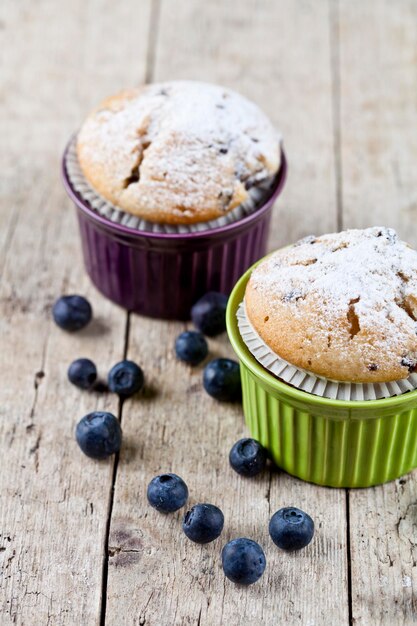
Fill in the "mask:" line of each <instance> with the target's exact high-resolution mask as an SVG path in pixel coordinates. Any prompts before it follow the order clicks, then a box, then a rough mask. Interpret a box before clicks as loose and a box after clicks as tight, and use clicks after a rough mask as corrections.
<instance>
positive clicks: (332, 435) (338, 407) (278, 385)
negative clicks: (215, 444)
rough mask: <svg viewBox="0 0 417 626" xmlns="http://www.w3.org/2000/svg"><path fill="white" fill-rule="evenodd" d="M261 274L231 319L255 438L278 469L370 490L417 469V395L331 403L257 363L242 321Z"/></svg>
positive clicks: (234, 302) (236, 294)
mask: <svg viewBox="0 0 417 626" xmlns="http://www.w3.org/2000/svg"><path fill="white" fill-rule="evenodd" d="M254 267H255V265H254V266H253V267H252V268H250V269H249V270H248V271H247V272H246V274H244V275H243V276H242V278H241V279H240V280H239V281H238V283H237V284H236V285H235V287H234V289H233V291H232V293H231V295H230V298H229V304H228V307H227V313H226V319H227V332H228V335H229V339H230V341H231V343H232V346H233V348H234V350H235V352H236V354H237V356H238V358H239V361H240V371H241V377H242V393H243V412H244V415H245V419H246V423H247V425H248V427H249V430H250V432H251V434H252V437H255V438H256V439H258V440H259V441H260V442H261V443H262V444H263V445H264V446H266V448H268V450H269V451H270V453H271V456H272V458H273V460H274V462H275V463H276V464H277V465H278V467H281V468H282V469H284V470H285V471H286V472H288V473H290V474H293V475H294V476H298V477H299V478H302V479H303V480H307V481H309V482H313V483H316V484H318V485H328V486H332V487H369V486H371V485H376V484H378V483H384V482H387V481H389V480H393V479H394V478H398V477H399V476H401V475H402V474H406V473H407V472H409V471H410V470H411V469H413V468H414V467H417V391H412V392H408V393H405V394H403V395H401V396H396V397H393V398H386V399H383V400H366V401H361V402H356V401H341V400H329V399H327V398H320V397H319V396H315V395H312V394H309V393H306V392H304V391H300V390H299V389H295V388H294V387H291V386H290V385H287V384H286V383H283V382H281V381H279V380H278V379H277V378H276V377H275V376H273V375H272V374H270V373H269V372H268V371H267V370H266V369H265V368H263V367H262V366H261V365H260V364H259V363H258V362H257V361H256V359H255V357H253V356H252V354H251V353H250V352H249V350H248V349H247V347H246V346H245V344H244V342H243V341H242V338H241V336H240V333H239V329H238V326H237V319H236V312H237V309H238V306H239V304H240V302H242V300H243V296H244V293H245V287H246V283H247V282H248V280H249V277H250V274H251V272H252V270H253V269H254Z"/></svg>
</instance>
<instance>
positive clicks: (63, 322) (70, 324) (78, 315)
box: [52, 296, 93, 331]
mask: <svg viewBox="0 0 417 626" xmlns="http://www.w3.org/2000/svg"><path fill="white" fill-rule="evenodd" d="M52 315H53V316H54V320H55V323H56V324H57V325H58V326H59V327H60V328H63V329H64V330H70V331H74V330H80V329H81V328H84V326H87V324H88V322H89V321H90V320H91V317H92V315H93V311H92V309H91V304H90V303H89V302H88V300H86V299H85V298H83V297H82V296H61V298H58V300H57V301H56V302H55V304H54V306H53V309H52Z"/></svg>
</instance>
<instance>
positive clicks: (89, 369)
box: [68, 359, 97, 389]
mask: <svg viewBox="0 0 417 626" xmlns="http://www.w3.org/2000/svg"><path fill="white" fill-rule="evenodd" d="M68 378H69V380H70V382H72V384H73V385H75V386H76V387H80V389H90V388H91V387H92V385H93V384H94V383H95V381H96V378H97V368H96V366H95V365H94V363H93V361H90V359H77V360H76V361H73V362H72V363H71V365H70V366H69V368H68Z"/></svg>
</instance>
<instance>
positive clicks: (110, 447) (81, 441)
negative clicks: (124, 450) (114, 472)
mask: <svg viewBox="0 0 417 626" xmlns="http://www.w3.org/2000/svg"><path fill="white" fill-rule="evenodd" d="M75 437H76V439H77V443H78V445H79V446H80V448H81V450H82V451H83V452H84V454H86V455H87V456H90V457H91V458H93V459H105V458H106V457H108V456H110V455H111V454H115V452H119V450H120V446H121V443H122V429H121V428H120V424H119V421H118V419H117V418H116V417H115V416H114V415H113V414H112V413H105V412H100V411H95V412H94V413H89V414H88V415H85V416H84V417H83V418H82V419H81V420H80V421H79V422H78V424H77V428H76V430H75Z"/></svg>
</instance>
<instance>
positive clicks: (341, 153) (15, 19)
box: [0, 0, 417, 626]
mask: <svg viewBox="0 0 417 626" xmlns="http://www.w3.org/2000/svg"><path fill="white" fill-rule="evenodd" d="M0 37H1V48H2V61H3V63H2V70H1V79H2V109H1V118H0V119H1V135H0V136H1V140H0V141H1V151H0V152H1V163H0V172H1V179H2V182H1V192H2V204H1V213H0V215H1V229H0V274H1V283H0V305H1V319H0V324H1V347H0V365H1V375H0V418H1V419H0V437H1V462H2V465H1V471H0V498H1V500H0V533H1V535H0V565H1V578H0V585H1V592H0V594H1V595H0V624H1V625H2V626H3V625H4V626H8V625H9V624H24V625H25V626H37V625H41V626H43V625H44V624H50V625H53V626H55V625H61V624H74V625H81V626H89V625H90V624H97V625H99V624H100V625H103V624H106V625H109V626H110V625H112V626H113V625H114V626H119V625H124V624H128V625H130V624H135V625H139V624H140V625H142V626H143V625H145V624H146V625H148V626H172V625H177V624H181V625H182V624H196V625H200V626H203V625H204V626H216V625H217V624H224V625H225V626H235V625H236V626H237V625H240V624H242V625H245V626H246V625H249V626H251V625H255V624H256V625H259V624H262V625H263V624H265V625H267V626H269V625H272V624H286V625H292V624H303V625H304V626H321V625H332V626H334V625H335V624H337V625H342V626H343V625H346V624H353V623H354V624H360V625H361V626H364V625H374V624H375V625H380V624H386V625H388V626H392V625H396V624H401V625H402V624H415V623H417V601H416V586H417V567H416V561H417V474H416V473H414V474H410V475H408V476H406V477H404V478H402V479H400V480H397V481H395V482H392V483H390V484H388V485H385V486H382V487H378V488H375V489H368V490H358V491H349V490H334V489H325V488H318V487H314V486H312V485H309V484H304V483H302V482H300V481H298V480H296V479H294V478H291V477H290V476H287V475H285V474H282V473H279V472H273V473H271V474H270V475H266V476H264V477H262V478H258V479H256V480H253V481H245V480H243V479H240V478H239V477H238V476H237V475H236V474H234V473H233V472H232V471H231V470H230V469H229V468H228V462H227V453H228V450H229V448H230V446H231V445H232V443H233V442H234V441H235V440H236V439H237V438H238V437H239V436H241V435H243V434H244V433H245V432H246V430H245V427H244V424H243V421H242V414H241V410H240V409H239V408H236V407H228V406H224V405H220V404H217V403H216V402H214V401H212V400H211V399H210V398H209V397H208V396H207V395H205V394H204V392H203V391H202V388H201V368H196V369H193V370H189V369H187V368H186V367H184V366H182V365H181V364H178V363H177V362H176V361H175V359H174V357H173V349H172V346H173V340H174V338H175V336H176V335H177V334H178V333H179V332H180V331H182V330H183V329H184V325H183V324H180V323H165V322H158V321H152V320H148V319H143V318H140V317H137V316H133V315H128V314H126V313H125V312H124V311H122V310H120V309H119V308H117V307H116V306H114V305H112V304H111V303H109V302H107V301H106V300H105V299H104V298H103V297H102V296H101V295H100V294H98V293H97V292H96V291H95V290H94V288H93V287H92V286H91V284H90V282H89V280H88V278H87V277H86V275H85V273H84V270H83V265H82V260H81V253H80V247H79V240H78V233H77V224H76V219H75V212H74V210H73V208H72V206H71V203H70V202H69V201H68V199H67V198H66V197H65V194H64V191H63V188H62V184H61V181H60V173H59V167H60V157H61V153H62V150H63V148H64V144H65V142H66V140H67V139H68V137H69V135H70V134H71V133H72V132H73V131H74V130H75V129H76V128H77V127H78V126H79V124H80V122H81V121H82V119H83V117H84V116H85V115H86V113H87V112H88V111H89V109H90V108H91V107H92V106H93V105H95V104H96V103H97V102H98V101H99V100H100V99H101V98H102V97H104V96H106V95H108V94H111V93H112V92H115V91H117V90H119V89H120V88H122V87H125V86H131V85H136V84H138V83H141V82H143V81H160V80H165V79H172V78H194V79H202V80H209V81H214V82H219V83H223V84H225V85H228V86H230V87H233V88H236V89H238V90H239V91H241V92H242V93H244V94H246V95H247V96H249V97H250V98H253V99H254V100H255V101H256V102H258V103H259V104H260V105H261V106H262V107H263V108H264V109H265V110H266V112H267V113H268V114H269V115H270V116H271V118H272V119H273V120H274V122H275V123H276V125H277V126H278V127H279V128H280V129H281V130H282V132H283V135H284V138H285V147H286V151H287V154H288V160H289V178H288V183H287V186H286V188H285V190H284V194H283V195H282V197H281V199H280V200H279V202H278V203H277V205H276V208H275V214H274V222H273V233H272V236H271V241H270V245H271V247H277V246H279V245H281V244H283V243H286V242H292V241H294V240H295V239H297V238H299V237H302V236H304V235H307V234H309V233H316V234H319V233H322V232H326V231H333V230H336V229H340V228H342V227H363V226H370V225H376V224H378V225H379V224H381V225H382V224H383V225H388V226H393V227H396V228H397V229H398V230H399V232H400V234H401V235H402V236H403V237H405V238H407V239H408V240H409V241H410V242H411V243H412V244H414V245H417V221H416V216H417V2H415V0H396V2H393V1H390V0H366V1H365V2H364V1H363V0H339V1H338V0H315V1H314V0H263V1H262V0H233V1H225V0H206V1H205V2H203V1H201V2H199V1H197V0H136V1H134V0H124V1H120V2H115V1H112V0H70V1H68V0H67V1H66V2H59V0H38V2H33V0H32V1H29V0H3V2H2V7H1V17H0ZM69 292H79V293H83V294H86V295H87V296H88V297H89V298H90V300H91V302H92V304H93V306H94V310H95V314H96V315H95V320H94V322H93V323H92V324H91V326H90V327H89V328H88V329H86V330H84V331H82V332H80V333H79V334H77V335H74V336H72V335H71V336H68V335H66V334H65V333H64V332H62V331H60V330H59V329H58V328H57V327H55V326H54V324H53V322H52V321H51V314H50V306H51V303H52V302H53V300H54V299H55V298H56V297H57V296H59V295H60V294H62V293H69ZM210 346H211V349H212V352H213V353H215V354H219V355H220V354H221V355H226V354H229V355H230V354H231V349H230V347H229V346H228V342H227V339H226V337H222V338H221V339H220V340H218V341H212V342H210ZM124 355H128V356H129V358H132V359H134V360H137V361H138V362H139V363H140V364H141V365H142V366H143V368H144V370H145V373H146V376H147V381H148V383H147V390H146V393H145V394H144V396H143V397H138V398H135V399H132V400H130V401H128V402H126V403H125V405H124V406H123V411H122V412H120V408H119V407H118V404H117V401H116V400H115V398H114V396H110V395H109V396H106V395H101V396H100V395H94V394H88V393H82V392H79V391H78V390H77V389H75V388H73V387H71V385H69V383H68V382H67V380H66V369H67V366H68V364H69V363H70V361H71V360H72V359H74V358H76V357H79V356H88V357H91V358H93V359H94V361H96V362H97V363H98V365H99V368H100V371H101V373H102V374H103V375H104V374H105V373H106V371H107V370H108V369H109V367H110V366H111V365H112V364H113V363H114V362H116V361H117V360H119V359H120V358H122V357H123V356H124ZM96 408H105V409H107V410H111V411H113V412H115V413H117V412H118V411H119V414H120V417H121V419H122V425H123V431H124V445H123V449H122V451H121V455H120V459H119V461H118V462H117V461H116V462H115V463H114V462H112V461H109V462H104V463H96V462H93V461H91V460H89V459H88V458H86V457H84V456H83V455H82V454H81V453H80V451H79V449H78V447H77V445H76V444H75V442H74V437H73V431H74V427H75V424H76V422H77V421H78V419H79V418H80V417H81V416H82V415H83V414H85V413H87V412H89V411H91V410H94V409H96ZM160 470H162V471H171V470H172V471H176V472H178V473H179V474H181V475H182V476H183V477H184V478H185V480H186V481H187V483H188V484H189V486H190V490H191V503H195V502H197V501H209V502H213V503H216V504H218V505H220V506H221V507H222V508H223V510H224V512H225V515H226V526H225V532H224V534H223V537H222V539H221V541H216V542H215V543H213V544H211V545H209V546H206V547H199V546H197V545H194V544H192V543H191V542H189V541H187V540H186V539H185V537H183V536H182V534H181V530H180V515H179V514H178V515H172V516H167V517H164V516H161V515H159V514H158V513H156V512H155V511H154V510H152V509H150V507H149V506H147V503H146V497H145V492H146V485H147V482H148V481H149V479H150V478H151V477H152V476H153V475H154V474H155V473H157V472H159V471H160ZM292 504H293V505H297V506H300V507H301V508H303V509H306V510H307V511H308V512H310V513H311V515H312V516H313V517H314V519H315V521H316V525H317V533H316V537H315V539H314V541H313V543H312V544H311V545H310V546H309V547H308V548H307V549H306V550H304V551H302V552H301V553H299V554H294V555H286V554H283V553H282V552H280V551H279V550H277V549H276V548H275V547H274V546H273V544H272V542H271V541H270V539H269V537H268V533H267V522H268V519H269V516H270V514H271V513H272V512H274V511H275V510H276V509H278V508H280V507H281V506H284V505H292ZM237 535H247V536H249V537H253V538H255V539H256V540H258V541H260V542H261V543H262V545H263V546H264V547H265V551H266V555H267V559H268V567H267V571H266V574H265V576H264V577H263V579H261V581H260V582H259V583H258V584H256V585H254V586H252V587H250V588H248V589H242V588H238V587H236V586H234V585H232V584H231V583H230V582H229V581H227V580H225V578H224V577H223V574H222V571H221V566H220V559H219V552H220V548H221V544H222V543H223V542H225V541H226V540H228V539H229V538H231V537H234V536H237Z"/></svg>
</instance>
